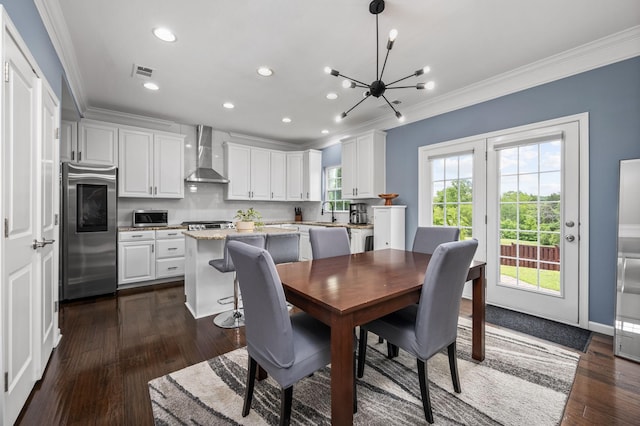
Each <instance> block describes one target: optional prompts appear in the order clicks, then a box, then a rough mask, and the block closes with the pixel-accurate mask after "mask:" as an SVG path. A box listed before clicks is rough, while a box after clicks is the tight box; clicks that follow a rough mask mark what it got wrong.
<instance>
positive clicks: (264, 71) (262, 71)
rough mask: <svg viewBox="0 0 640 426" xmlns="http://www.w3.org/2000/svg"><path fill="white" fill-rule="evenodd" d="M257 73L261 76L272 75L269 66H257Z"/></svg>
mask: <svg viewBox="0 0 640 426" xmlns="http://www.w3.org/2000/svg"><path fill="white" fill-rule="evenodd" d="M258 74H260V75H261V76H263V77H270V76H272V75H273V70H272V69H271V68H269V67H260V68H258Z"/></svg>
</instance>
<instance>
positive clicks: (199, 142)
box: [185, 124, 229, 183]
mask: <svg viewBox="0 0 640 426" xmlns="http://www.w3.org/2000/svg"><path fill="white" fill-rule="evenodd" d="M212 146H213V129H212V128H211V127H210V126H203V125H201V124H199V125H197V126H196V149H197V150H198V158H197V161H196V167H197V168H196V170H195V171H194V172H193V173H191V174H190V175H189V176H187V178H186V179H185V180H186V181H187V182H206V183H229V179H227V178H226V177H224V176H222V175H221V174H220V173H218V172H216V171H215V170H213V169H212V168H211V165H212V164H213V163H212Z"/></svg>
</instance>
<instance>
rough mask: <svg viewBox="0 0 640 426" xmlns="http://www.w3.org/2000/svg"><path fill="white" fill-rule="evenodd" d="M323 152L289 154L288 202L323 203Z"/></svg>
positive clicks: (310, 150) (308, 151)
mask: <svg viewBox="0 0 640 426" xmlns="http://www.w3.org/2000/svg"><path fill="white" fill-rule="evenodd" d="M321 192H322V152H320V151H316V150H313V149H309V150H306V151H303V152H287V200H288V201H321V200H322V199H321V197H322V194H321Z"/></svg>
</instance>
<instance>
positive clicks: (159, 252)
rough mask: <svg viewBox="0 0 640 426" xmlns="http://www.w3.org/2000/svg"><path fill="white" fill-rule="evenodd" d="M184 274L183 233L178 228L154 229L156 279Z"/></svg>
mask: <svg viewBox="0 0 640 426" xmlns="http://www.w3.org/2000/svg"><path fill="white" fill-rule="evenodd" d="M181 275H184V235H183V234H182V231H181V230H179V229H167V230H164V229H163V230H159V231H156V279H158V278H169V277H177V276H181Z"/></svg>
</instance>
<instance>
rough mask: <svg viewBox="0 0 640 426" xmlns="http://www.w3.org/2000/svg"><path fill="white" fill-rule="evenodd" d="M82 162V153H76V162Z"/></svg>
mask: <svg viewBox="0 0 640 426" xmlns="http://www.w3.org/2000/svg"><path fill="white" fill-rule="evenodd" d="M80 161H82V151H78V162H80Z"/></svg>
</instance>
